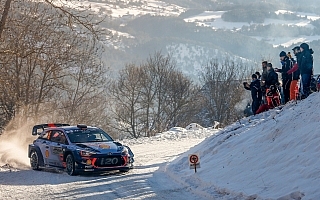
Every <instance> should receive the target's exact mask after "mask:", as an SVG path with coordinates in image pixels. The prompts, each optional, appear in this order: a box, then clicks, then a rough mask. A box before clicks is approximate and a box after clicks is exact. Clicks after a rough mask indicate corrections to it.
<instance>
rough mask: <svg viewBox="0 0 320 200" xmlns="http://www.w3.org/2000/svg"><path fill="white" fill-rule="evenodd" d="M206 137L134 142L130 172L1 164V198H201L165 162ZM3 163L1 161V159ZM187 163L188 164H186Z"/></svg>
mask: <svg viewBox="0 0 320 200" xmlns="http://www.w3.org/2000/svg"><path fill="white" fill-rule="evenodd" d="M202 140H203V139H183V140H179V141H166V142H163V141H152V142H151V143H148V144H136V145H131V149H132V150H133V151H134V153H135V169H133V170H132V171H130V172H129V173H118V172H111V173H107V174H94V175H80V176H74V177H72V176H68V175H67V174H66V173H64V172H56V171H52V170H50V171H48V170H47V171H33V170H31V169H28V168H25V169H18V170H15V169H13V170H12V171H11V172H10V171H9V169H6V168H4V167H2V168H0V192H1V195H0V196H1V199H53V198H55V199H195V198H197V199H200V198H199V197H196V196H194V195H193V194H192V193H190V189H189V188H188V187H185V186H182V185H180V184H178V183H176V182H174V181H173V180H172V179H170V177H168V175H167V173H166V165H167V163H168V162H169V161H171V160H173V159H174V158H175V157H177V156H178V155H179V154H181V153H183V152H185V151H187V150H188V149H189V148H191V147H193V146H194V145H196V144H198V143H199V142H201V141H202ZM0 164H1V163H0ZM187 167H188V166H186V168H187Z"/></svg>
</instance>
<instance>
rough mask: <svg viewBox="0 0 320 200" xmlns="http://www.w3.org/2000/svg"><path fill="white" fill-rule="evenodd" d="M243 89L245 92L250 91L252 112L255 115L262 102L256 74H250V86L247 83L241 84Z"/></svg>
mask: <svg viewBox="0 0 320 200" xmlns="http://www.w3.org/2000/svg"><path fill="white" fill-rule="evenodd" d="M243 85H244V88H245V89H247V90H251V97H252V106H251V107H252V112H253V114H256V112H257V110H258V108H259V106H260V104H261V100H262V93H261V88H260V80H259V79H258V77H257V75H256V74H252V81H251V83H250V84H248V83H247V82H244V83H243Z"/></svg>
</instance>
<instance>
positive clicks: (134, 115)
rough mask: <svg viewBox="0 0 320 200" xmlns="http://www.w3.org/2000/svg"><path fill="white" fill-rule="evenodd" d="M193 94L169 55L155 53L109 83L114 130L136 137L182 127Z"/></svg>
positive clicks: (127, 68)
mask: <svg viewBox="0 0 320 200" xmlns="http://www.w3.org/2000/svg"><path fill="white" fill-rule="evenodd" d="M194 91H195V90H194V88H193V84H192V81H190V79H188V78H187V77H185V76H184V75H183V74H182V72H180V71H178V70H176V69H175V65H174V62H173V61H172V60H171V58H170V57H169V56H163V55H161V54H160V53H158V52H157V53H155V54H154V55H153V56H150V58H149V59H147V62H146V63H144V64H143V65H141V66H135V65H133V64H131V65H128V66H127V67H126V68H125V70H122V71H121V72H120V74H119V78H118V79H117V80H115V82H114V83H113V84H112V90H111V92H112V97H113V98H112V99H113V102H114V106H113V109H114V115H115V120H116V122H117V123H115V125H116V126H115V128H116V129H117V130H119V131H121V132H123V133H128V134H130V135H131V136H133V137H135V138H137V137H140V136H153V135H154V134H155V133H158V132H162V131H164V130H167V129H168V128H170V127H172V126H175V125H178V124H182V125H183V124H184V123H185V122H184V120H186V119H188V117H187V116H188V114H187V113H188V112H189V111H190V109H189V108H188V105H189V104H190V103H191V102H192V99H193V97H194ZM189 113H190V112H189Z"/></svg>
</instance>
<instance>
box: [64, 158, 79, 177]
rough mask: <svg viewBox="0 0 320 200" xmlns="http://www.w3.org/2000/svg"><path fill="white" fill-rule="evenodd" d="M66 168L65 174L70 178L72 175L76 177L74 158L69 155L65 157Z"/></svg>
mask: <svg viewBox="0 0 320 200" xmlns="http://www.w3.org/2000/svg"><path fill="white" fill-rule="evenodd" d="M66 164H67V166H66V168H67V173H68V174H69V175H70V176H74V175H77V173H76V166H75V161H74V158H73V156H72V155H71V154H68V155H67V158H66Z"/></svg>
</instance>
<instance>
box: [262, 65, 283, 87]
mask: <svg viewBox="0 0 320 200" xmlns="http://www.w3.org/2000/svg"><path fill="white" fill-rule="evenodd" d="M263 82H264V84H265V86H266V88H270V86H271V85H274V86H276V87H278V85H279V80H278V74H277V73H276V72H275V71H274V69H273V67H272V64H271V63H268V64H267V76H266V80H265V81H263Z"/></svg>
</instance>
